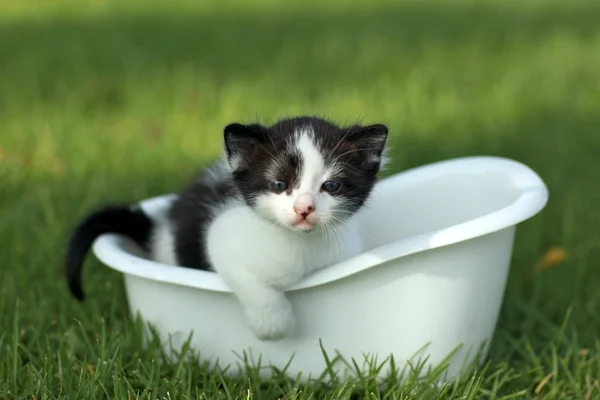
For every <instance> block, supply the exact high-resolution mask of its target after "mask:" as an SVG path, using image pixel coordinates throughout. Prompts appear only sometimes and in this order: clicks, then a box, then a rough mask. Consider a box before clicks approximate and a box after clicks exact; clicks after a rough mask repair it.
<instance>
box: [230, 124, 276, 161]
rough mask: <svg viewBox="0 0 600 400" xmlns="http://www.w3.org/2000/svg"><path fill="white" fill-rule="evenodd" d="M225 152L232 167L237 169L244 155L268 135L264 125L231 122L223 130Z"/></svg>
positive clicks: (262, 141)
mask: <svg viewBox="0 0 600 400" xmlns="http://www.w3.org/2000/svg"><path fill="white" fill-rule="evenodd" d="M223 138H224V141H225V152H226V153H227V160H228V162H229V166H230V167H231V168H232V169H236V168H237V167H238V166H239V165H240V164H241V162H242V160H243V159H244V156H245V155H246V154H247V153H248V152H249V151H250V150H252V149H254V148H255V147H256V146H258V145H260V144H262V143H264V142H265V141H266V140H267V139H268V137H267V132H266V129H265V128H264V127H262V126H261V125H259V124H251V125H243V124H238V123H233V124H229V125H227V126H226V127H225V129H224V130H223Z"/></svg>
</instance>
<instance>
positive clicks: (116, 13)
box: [0, 0, 600, 400]
mask: <svg viewBox="0 0 600 400" xmlns="http://www.w3.org/2000/svg"><path fill="white" fill-rule="evenodd" d="M200 3H202V4H200ZM599 20H600V3H599V2H597V1H594V0H589V1H562V2H561V1H556V2H554V1H543V0H539V1H523V2H516V1H500V0H488V1H478V2H476V1H466V0H457V1H453V2H439V3H437V4H436V3H432V2H426V1H419V2H418V1H408V0H401V1H384V0H372V1H360V2H343V1H341V0H336V1H330V2H323V1H312V0H311V1H307V2H303V3H302V4H300V2H297V3H295V2H283V1H275V0H261V1H256V2H241V1H233V0H227V1H206V2H192V1H179V0H178V1H152V2H143V1H140V0H127V1H116V0H95V1H88V2H81V1H75V0H58V1H53V2H49V1H39V0H38V1H34V0H23V1H22V2H17V1H16V0H7V1H4V2H2V3H0V398H1V399H12V398H28V399H33V398H35V399H45V398H48V399H50V398H65V399H66V398H71V399H88V398H89V399H91V398H107V399H108V398H117V399H133V398H144V399H150V398H151V399H169V398H170V399H184V398H198V397H199V398H206V399H216V398H223V399H230V398H232V399H236V398H237V399H246V398H255V399H261V400H262V399H276V398H278V397H279V396H285V398H286V399H296V398H297V399H309V398H311V399H338V398H340V399H349V398H353V399H358V398H370V399H376V398H388V399H391V398H396V399H432V398H441V399H460V398H464V399H467V398H469V399H495V398H520V399H523V398H524V399H536V398H540V399H542V398H543V399H594V398H600V384H599V383H598V382H599V380H600V353H599V352H600V340H599V338H598V335H599V333H600V311H599V310H600V289H599V288H600V263H599V261H598V260H600V212H599V211H598V205H599V204H600V155H599V153H600V24H599V23H598V21H599ZM296 113H314V114H319V115H324V116H328V117H331V118H335V119H336V120H338V121H340V122H348V121H353V120H355V119H356V118H358V117H360V118H362V119H363V120H364V121H371V122H383V123H386V124H388V125H389V126H390V128H391V132H392V136H391V139H390V143H391V145H392V146H393V149H394V150H393V153H392V155H393V157H394V159H393V163H392V166H391V172H396V171H400V170H402V169H406V168H409V167H413V166H417V165H421V164H424V163H428V162H433V161H437V160H441V159H446V158H450V157H457V156H463V155H474V154H491V155H500V156H505V157H510V158H514V159H516V160H519V161H522V162H524V163H526V164H528V165H529V166H531V167H532V168H533V169H535V170H536V171H537V172H538V173H539V174H540V175H541V176H542V177H543V179H544V180H545V181H546V183H547V185H548V187H549V190H550V197H551V198H550V202H549V203H548V205H547V207H546V209H545V210H544V211H543V212H542V213H541V214H539V215H538V216H536V217H535V218H533V219H531V220H529V221H527V222H525V223H523V224H522V225H521V226H520V227H519V229H518V231H517V238H516V240H517V241H516V244H515V249H514V258H513V266H512V269H511V273H510V277H509V284H508V288H507V291H506V297H505V301H504V303H503V308H502V312H501V315H500V320H499V323H498V328H497V331H496V334H495V336H494V340H493V342H492V344H491V349H490V353H489V357H488V359H487V364H486V368H485V369H479V370H477V371H475V372H473V375H469V376H465V377H464V380H462V381H460V382H458V383H457V384H456V385H452V386H447V387H445V388H444V387H437V388H436V387H434V386H431V385H428V382H427V381H426V380H425V381H422V382H417V381H414V380H413V381H409V382H408V383H406V384H404V385H399V386H396V387H392V388H391V389H387V391H383V392H379V389H378V387H377V386H376V385H375V384H374V383H373V381H372V380H369V379H366V380H357V381H355V382H349V383H347V384H345V385H342V384H340V385H328V384H327V382H315V383H312V384H310V385H308V386H306V387H304V386H300V387H298V386H297V385H296V384H295V382H294V380H293V379H286V378H284V377H281V376H279V375H275V376H274V377H273V378H272V379H270V380H261V379H258V378H256V377H255V375H254V372H252V371H250V372H251V374H250V377H249V379H246V378H237V379H234V378H229V377H227V376H223V377H221V376H215V375H211V374H208V373H207V371H206V368H205V366H204V365H203V363H202V360H199V361H198V362H196V363H193V362H191V363H185V364H180V363H175V364H173V363H164V362H161V358H160V357H159V356H157V355H156V353H155V352H154V351H153V348H152V347H150V348H149V349H146V350H144V348H143V347H142V345H141V336H140V325H139V324H136V323H134V322H133V321H132V320H131V319H130V316H129V312H128V309H127V303H126V298H125V294H124V290H123V286H122V280H121V279H122V278H121V276H120V275H119V274H118V273H116V272H114V271H112V270H110V269H109V268H105V267H102V266H101V265H100V263H99V262H98V261H97V260H96V259H95V258H93V257H90V259H89V263H88V265H87V268H86V273H85V285H86V290H87V292H88V300H87V301H86V303H85V304H77V303H76V302H75V301H73V300H72V299H71V298H70V296H69V294H68V291H67V289H66V286H65V283H64V281H63V277H62V272H61V257H62V254H63V253H62V252H63V249H64V245H65V239H66V235H67V233H68V230H69V229H70V228H71V227H72V225H73V224H74V223H75V222H76V221H77V220H78V219H79V218H80V217H81V216H82V215H83V213H85V212H86V211H88V210H89V209H90V208H92V207H94V206H95V205H97V204H99V203H101V202H108V201H135V200H139V199H142V198H146V197H149V196H153V195H157V194H161V193H165V192H171V191H173V190H176V189H177V188H179V186H180V185H181V184H183V183H184V182H185V181H186V180H187V179H189V177H190V175H191V174H192V173H193V172H194V171H195V170H196V169H198V168H201V167H203V166H204V165H206V163H207V162H209V161H210V160H212V159H213V158H214V157H216V156H217V155H218V154H219V152H220V149H221V142H220V140H221V131H222V127H223V126H224V125H225V124H227V123H229V122H232V121H235V120H238V121H244V120H249V119H255V118H257V117H258V118H259V119H261V120H263V121H265V122H270V121H273V120H274V119H276V118H277V117H280V116H283V115H289V114H296ZM553 246H560V247H563V248H564V249H565V250H566V251H567V254H568V257H567V260H566V261H565V262H564V263H563V264H561V265H559V266H558V267H556V268H553V269H545V270H542V271H540V272H538V273H536V274H535V275H533V277H531V276H530V271H531V269H532V267H533V266H534V265H535V263H536V262H537V260H538V258H539V257H540V256H541V255H542V254H544V252H545V251H547V250H548V249H549V248H551V247H553ZM407 329H410V327H407ZM215 340H218V338H215ZM249 389H250V392H249ZM202 396H204V397H202Z"/></svg>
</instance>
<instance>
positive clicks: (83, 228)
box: [65, 205, 153, 301]
mask: <svg viewBox="0 0 600 400" xmlns="http://www.w3.org/2000/svg"><path fill="white" fill-rule="evenodd" d="M152 228H153V223H152V221H151V220H150V218H148V216H147V215H146V214H145V213H144V211H143V210H142V209H141V208H139V207H134V206H127V205H110V206H105V207H102V208H99V209H97V210H95V211H93V212H91V213H90V214H89V215H87V216H86V217H85V218H84V219H83V220H82V221H81V222H80V223H79V224H78V225H77V226H76V227H75V229H74V231H73V233H72V235H71V238H70V240H69V244H68V247H67V255H66V260H65V264H66V265H65V273H66V278H67V282H68V284H69V289H70V290H71V293H72V294H73V296H75V297H76V298H77V299H78V300H80V301H82V300H83V298H84V293H83V289H82V287H81V272H82V269H83V264H84V261H85V257H86V255H87V253H88V251H89V250H90V248H91V247H92V244H93V243H94V241H95V240H96V238H97V237H98V236H100V235H102V234H104V233H116V234H121V235H125V236H127V237H129V238H131V239H133V240H134V241H135V242H136V243H137V244H139V245H140V246H142V247H144V248H147V246H148V242H149V239H150V235H151V233H152Z"/></svg>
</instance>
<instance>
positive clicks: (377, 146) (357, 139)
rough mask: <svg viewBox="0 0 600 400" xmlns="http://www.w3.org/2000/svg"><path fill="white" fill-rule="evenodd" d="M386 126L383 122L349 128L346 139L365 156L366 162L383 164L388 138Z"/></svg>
mask: <svg viewBox="0 0 600 400" xmlns="http://www.w3.org/2000/svg"><path fill="white" fill-rule="evenodd" d="M388 132H389V130H388V127H387V126H385V125H383V124H374V125H368V126H360V127H352V128H349V131H348V134H347V135H346V140H348V141H351V142H353V143H354V145H355V146H357V147H358V148H359V149H360V150H361V151H363V152H364V154H365V156H366V161H367V163H375V164H379V165H380V166H383V164H384V163H385V161H386V160H385V154H384V153H385V152H384V150H385V144H386V142H387V138H388Z"/></svg>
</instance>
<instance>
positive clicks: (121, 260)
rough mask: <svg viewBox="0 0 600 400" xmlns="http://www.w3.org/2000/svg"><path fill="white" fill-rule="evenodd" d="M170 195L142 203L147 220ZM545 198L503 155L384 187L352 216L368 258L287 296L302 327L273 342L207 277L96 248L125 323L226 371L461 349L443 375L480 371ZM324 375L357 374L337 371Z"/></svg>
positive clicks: (453, 164)
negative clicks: (524, 233) (527, 230)
mask: <svg viewBox="0 0 600 400" xmlns="http://www.w3.org/2000/svg"><path fill="white" fill-rule="evenodd" d="M172 198H173V196H172V195H166V196H161V197H156V198H152V199H148V200H145V201H143V202H142V203H141V204H142V207H143V208H144V209H145V210H146V211H147V212H148V213H149V214H150V215H155V214H157V213H160V212H164V209H165V207H166V206H167V205H168V203H169V201H170V199H172ZM547 201H548V191H547V188H546V186H545V185H544V182H543V181H542V180H541V179H540V177H539V176H538V175H537V174H536V173H535V172H534V171H532V170H531V169H530V168H528V167H527V166H525V165H523V164H521V163H518V162H516V161H513V160H509V159H504V158H498V157H466V158H458V159H452V160H447V161H442V162H438V163H434V164H430V165H426V166H423V167H419V168H414V169H411V170H408V171H405V172H402V173H398V174H395V175H393V176H390V177H388V178H385V179H383V180H382V181H380V183H379V184H378V186H377V187H376V190H375V192H374V194H373V197H372V200H371V202H370V204H369V205H368V207H367V208H365V209H364V210H363V212H362V213H361V214H360V221H361V224H362V229H363V236H364V240H365V242H366V243H367V251H365V252H364V253H362V254H360V255H359V256H357V257H354V258H352V259H350V260H347V261H345V262H342V263H339V264H336V265H332V266H330V267H327V268H325V269H323V270H321V271H319V272H316V273H314V274H313V275H310V276H308V277H306V278H305V279H303V280H302V281H301V282H299V283H298V284H296V285H295V286H293V287H291V288H289V290H288V296H289V298H290V300H291V302H292V304H293V307H294V312H295V315H296V318H297V330H296V332H295V334H293V335H292V336H289V337H287V338H285V339H283V340H281V341H275V342H268V341H265V342H263V341H260V340H258V339H257V338H256V337H255V336H254V335H253V334H252V332H251V331H250V330H249V328H248V327H247V326H246V323H245V318H244V315H243V313H242V309H241V307H240V305H239V303H238V301H237V299H236V298H235V297H234V296H233V294H232V293H231V291H230V290H229V288H228V287H227V285H226V284H225V283H224V282H223V281H222V280H221V279H220V278H219V276H218V275H216V274H215V273H213V272H206V271H200V270H193V269H188V268H181V267H173V266H168V265H163V264H159V263H155V262H153V261H150V260H148V259H146V258H144V257H145V255H144V254H143V253H141V252H140V250H139V248H138V247H137V246H135V245H134V244H133V242H132V241H130V240H128V239H126V238H124V237H121V236H119V235H115V234H105V235H103V236H101V237H99V238H98V239H97V240H96V241H95V243H94V247H93V251H94V253H95V254H96V256H97V257H98V258H99V259H100V260H101V261H102V262H103V263H104V264H106V265H108V266H110V267H111V268H114V269H116V270H118V271H121V272H122V273H123V274H124V277H125V285H126V292H127V297H128V301H129V307H130V309H131V312H132V314H134V315H135V314H137V313H139V314H140V316H141V317H142V319H143V320H144V321H146V322H148V323H151V324H152V325H153V326H154V328H155V329H156V330H157V331H158V333H159V334H160V335H161V337H162V338H163V339H165V346H166V350H169V348H170V346H173V348H174V349H175V350H180V348H181V346H182V345H183V343H184V342H185V341H186V340H187V339H188V337H189V334H190V332H192V331H193V335H192V339H191V346H192V348H193V349H195V350H197V351H199V352H200V357H201V358H202V359H203V360H205V361H206V360H209V361H212V362H213V363H214V362H215V361H218V365H219V366H220V367H221V368H225V367H227V366H230V371H229V373H232V374H234V373H235V369H236V368H235V366H236V365H239V366H241V367H242V368H243V366H244V360H242V359H241V358H240V357H241V356H242V355H243V354H246V355H247V356H248V357H249V362H250V363H255V364H256V363H258V361H259V358H260V363H261V365H262V366H267V367H268V366H269V365H272V366H275V367H277V368H279V369H284V368H287V369H286V372H287V373H288V374H290V375H291V376H297V374H298V373H301V374H302V375H301V380H303V381H304V380H306V379H308V378H309V377H310V376H312V377H313V378H314V377H318V376H320V375H321V374H322V373H323V372H324V370H325V369H326V368H327V364H326V358H325V357H324V354H323V350H325V351H326V352H327V354H328V357H329V358H330V359H333V358H335V356H336V354H338V353H339V355H340V356H342V357H343V358H344V359H346V360H347V361H348V362H349V363H350V365H352V359H354V360H355V361H356V362H357V363H358V365H359V366H361V367H363V366H364V365H365V361H366V360H369V359H371V360H372V359H373V358H374V357H375V358H376V359H377V360H378V361H379V363H384V362H385V360H386V358H387V357H389V356H393V359H394V363H395V366H396V368H397V369H402V368H404V367H405V366H406V365H407V364H406V362H407V361H409V360H412V361H413V362H416V361H418V360H419V359H422V358H423V357H428V359H427V363H426V365H428V366H437V365H438V364H439V363H440V362H441V361H443V360H444V359H445V358H446V357H447V356H448V355H449V354H450V353H451V352H453V351H454V350H455V349H457V346H462V347H460V349H459V350H458V351H457V352H455V353H454V355H453V356H452V357H451V358H450V359H449V360H448V368H447V370H446V372H447V377H448V378H449V379H451V378H452V377H453V376H455V375H456V374H457V373H458V372H459V371H460V369H461V366H462V365H463V364H464V363H470V362H473V361H475V362H478V360H479V359H476V358H475V357H476V352H477V351H478V350H481V352H480V353H479V355H481V356H482V357H485V356H486V355H487V351H488V344H489V341H490V339H491V338H492V336H493V333H494V330H495V326H496V322H497V319H498V313H499V310H500V307H501V304H502V299H503V296H504V290H505V284H506V280H507V275H508V271H509V267H510V261H511V255H512V249H513V238H514V234H515V228H516V225H517V224H518V223H519V222H522V221H524V220H526V219H528V218H530V217H532V216H533V215H535V214H536V213H538V212H539V211H540V210H541V209H542V208H544V206H545V205H546V202H547ZM321 346H322V347H321ZM481 346H483V347H481ZM292 356H293V358H292ZM290 359H291V362H290ZM213 365H214V364H213ZM390 365H391V363H389V362H387V363H385V365H384V366H383V368H382V369H381V371H380V374H381V375H382V376H383V375H385V374H386V373H387V372H388V371H389V367H390ZM330 368H332V370H333V371H336V372H338V373H344V372H351V371H348V370H346V368H347V364H345V363H343V362H338V363H336V364H334V365H332V366H331V365H330ZM365 368H366V366H365ZM264 374H265V375H269V374H271V371H270V370H269V369H268V368H267V369H265V370H264Z"/></svg>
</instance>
